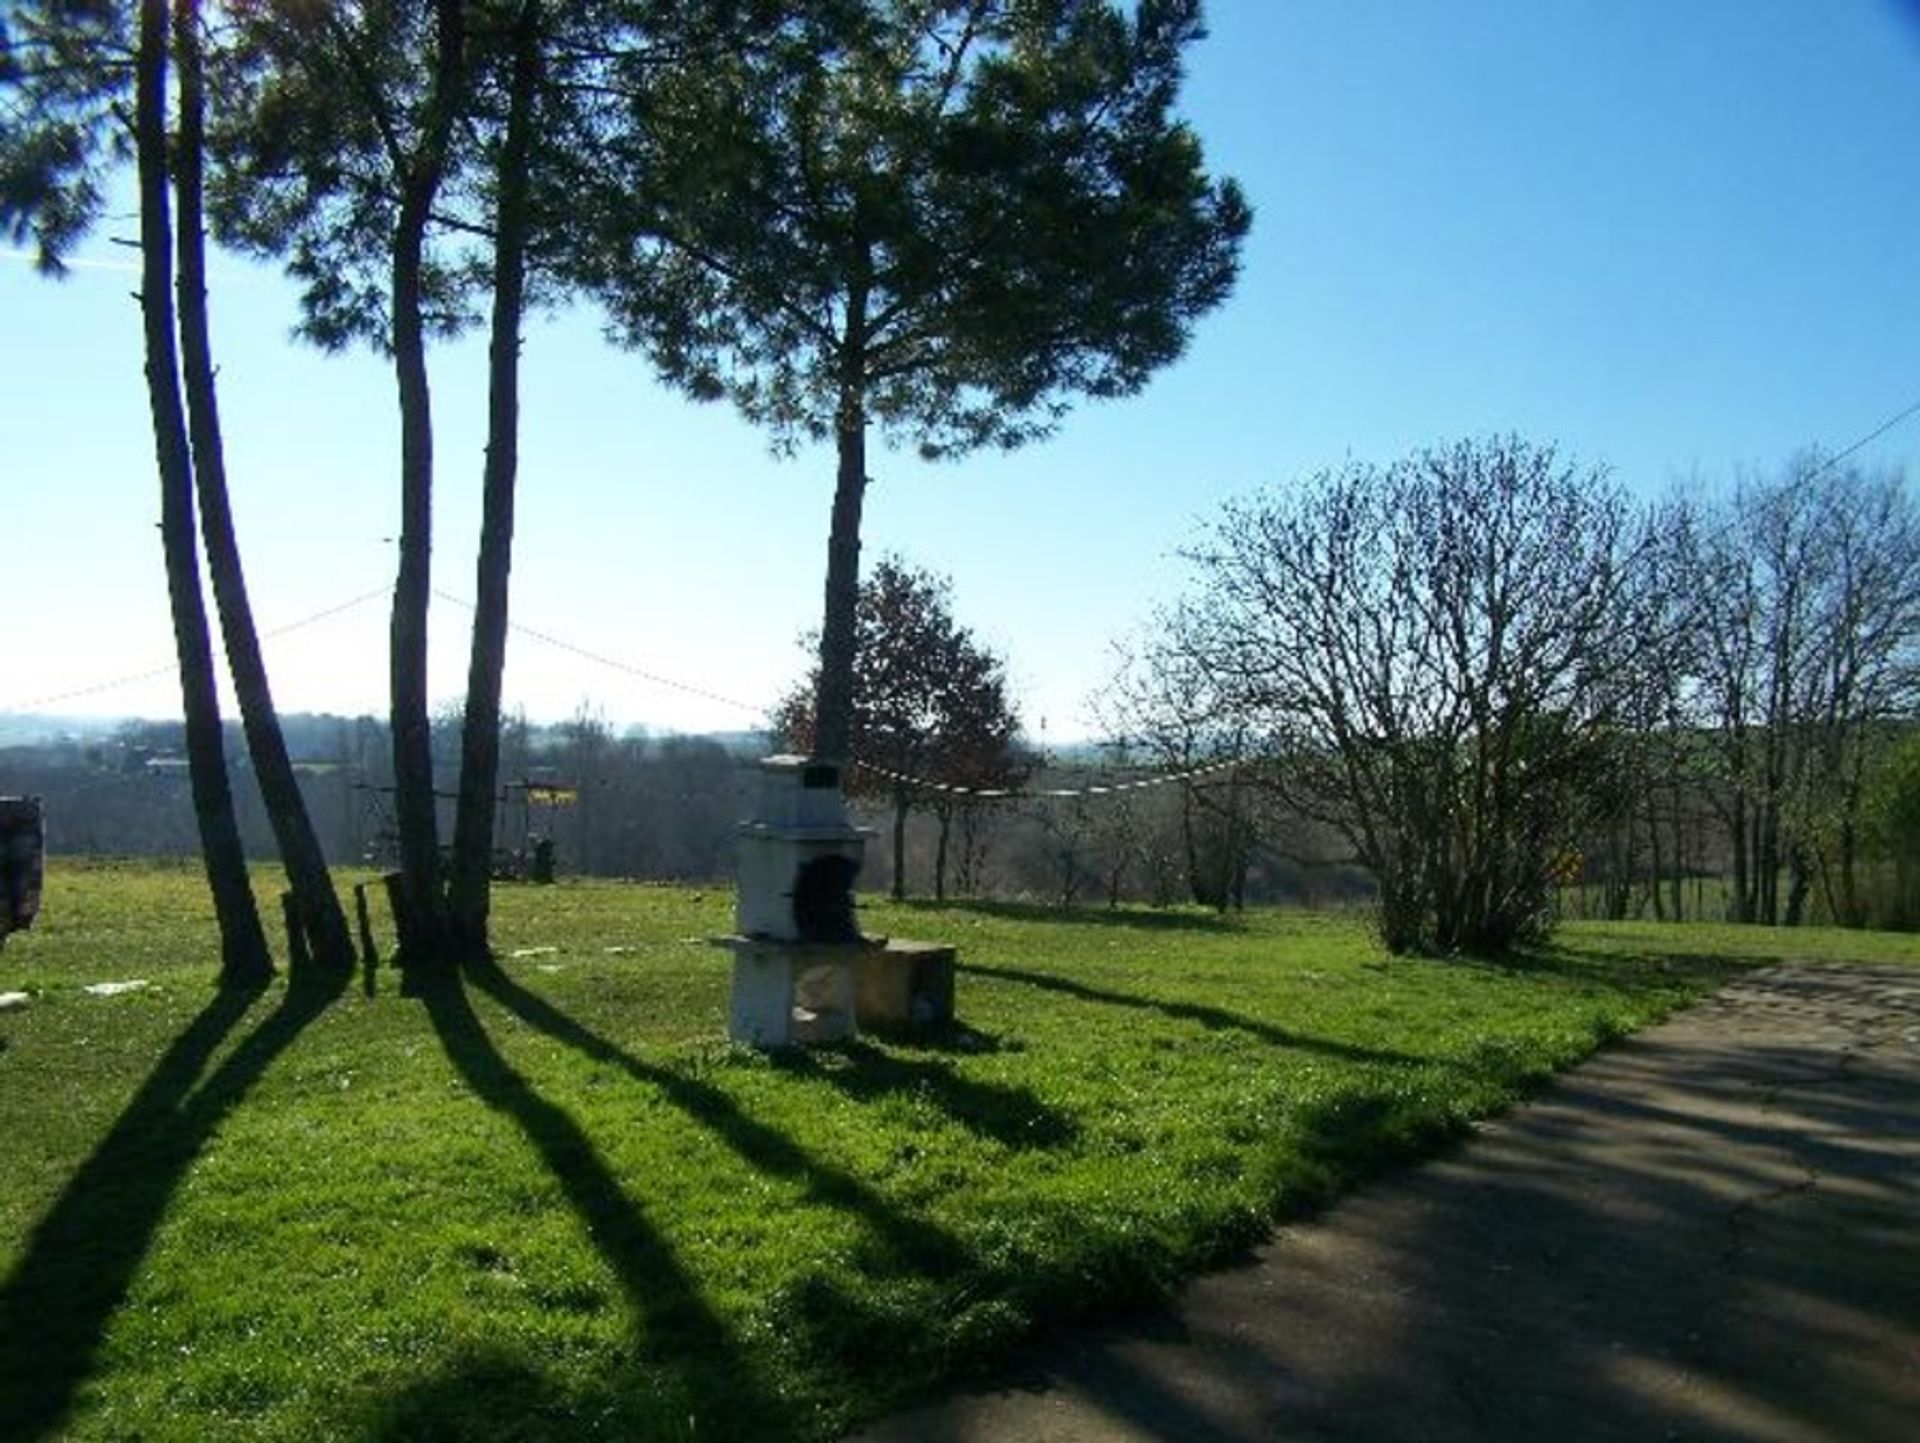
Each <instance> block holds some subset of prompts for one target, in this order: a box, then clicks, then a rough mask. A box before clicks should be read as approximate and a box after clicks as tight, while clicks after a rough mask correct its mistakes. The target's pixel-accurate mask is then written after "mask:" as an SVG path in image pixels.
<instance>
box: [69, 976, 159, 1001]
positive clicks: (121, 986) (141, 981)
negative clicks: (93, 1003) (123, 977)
mask: <svg viewBox="0 0 1920 1443" xmlns="http://www.w3.org/2000/svg"><path fill="white" fill-rule="evenodd" d="M146 985H147V979H146V978H144V977H136V978H134V979H133V980H132V981H131V982H93V983H89V984H88V985H87V986H86V987H84V988H82V989H81V990H82V991H83V992H85V993H86V994H87V996H89V997H118V996H119V995H120V994H121V993H122V992H138V991H139V990H140V989H141V988H142V987H145V986H146Z"/></svg>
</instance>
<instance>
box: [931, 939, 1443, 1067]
mask: <svg viewBox="0 0 1920 1443" xmlns="http://www.w3.org/2000/svg"><path fill="white" fill-rule="evenodd" d="M959 970H960V971H962V972H969V973H972V974H973V975H974V976H977V977H989V978H992V979H993V980H995V981H998V982H1017V983H1019V984H1020V985H1021V986H1023V987H1038V988H1040V989H1041V990H1042V991H1046V992H1058V993H1061V994H1062V995H1064V996H1067V997H1077V998H1079V999H1080V1000H1081V1001H1083V1002H1097V1003H1099V1004H1101V1005H1102V1006H1106V1007H1132V1008H1138V1009H1140V1010H1142V1011H1146V1012H1157V1013H1159V1014H1160V1015H1161V1016H1162V1017H1171V1018H1174V1019H1176V1020H1178V1021H1182V1022H1197V1023H1199V1024H1200V1025H1201V1026H1202V1027H1205V1028H1208V1029H1209V1030H1211V1031H1215V1032H1220V1031H1228V1030H1232V1031H1238V1032H1245V1033H1247V1034H1248V1035H1249V1036H1252V1037H1257V1038H1259V1039H1260V1040H1261V1041H1262V1042H1266V1043H1269V1044H1271V1045H1272V1046H1274V1047H1292V1048H1298V1049H1300V1050H1301V1051H1303V1052H1318V1053H1320V1054H1322V1055H1323V1056H1327V1057H1338V1058H1342V1059H1344V1060H1345V1061H1348V1062H1375V1063H1382V1064H1385V1065H1387V1066H1389V1067H1423V1066H1426V1065H1427V1064H1429V1063H1430V1062H1431V1061H1432V1060H1433V1059H1431V1058H1427V1057H1420V1056H1418V1055H1416V1054H1414V1053H1411V1052H1396V1051H1394V1050H1393V1049H1391V1048H1381V1047H1366V1046H1363V1045H1361V1044H1360V1043H1357V1042H1336V1041H1334V1040H1333V1039H1332V1038H1328V1037H1315V1036H1314V1035H1313V1034H1312V1033H1310V1032H1289V1031H1287V1030H1286V1029H1285V1028H1284V1027H1275V1026H1274V1025H1273V1024H1272V1023H1271V1022H1262V1021H1260V1019H1258V1018H1257V1017H1246V1016H1243V1015H1241V1014H1240V1013H1238V1012H1229V1011H1228V1010H1227V1009H1226V1008H1224V1007H1214V1006H1210V1005H1209V1004H1207V1003H1204V1002H1174V1001H1170V1000H1168V999H1166V998H1161V997H1142V996H1140V995H1139V994H1138V993H1135V992H1114V991H1111V990H1109V989H1107V988H1104V987H1091V986H1089V985H1088V984H1086V983H1085V982H1076V981H1074V980H1073V979H1072V978H1070V977H1056V976H1053V975H1052V974H1050V973H1046V972H1029V971H1027V970H1025V969H1024V968H1020V967H992V966H987V965H984V964H982V963H979V962H962V963H960V964H959Z"/></svg>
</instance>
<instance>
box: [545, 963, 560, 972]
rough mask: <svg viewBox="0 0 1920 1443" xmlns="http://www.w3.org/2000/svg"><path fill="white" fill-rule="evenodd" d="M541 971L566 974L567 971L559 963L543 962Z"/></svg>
mask: <svg viewBox="0 0 1920 1443" xmlns="http://www.w3.org/2000/svg"><path fill="white" fill-rule="evenodd" d="M540 970H541V971H542V972H564V971H566V970H567V969H566V968H564V967H562V966H561V965H560V964H559V963H558V962H542V963H541V964H540Z"/></svg>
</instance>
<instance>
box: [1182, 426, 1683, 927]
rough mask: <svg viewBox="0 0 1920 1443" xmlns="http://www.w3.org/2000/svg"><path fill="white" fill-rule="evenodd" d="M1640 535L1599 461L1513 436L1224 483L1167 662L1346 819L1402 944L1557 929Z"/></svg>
mask: <svg viewBox="0 0 1920 1443" xmlns="http://www.w3.org/2000/svg"><path fill="white" fill-rule="evenodd" d="M1645 547H1646V540H1645V537H1644V535H1643V533H1642V531H1641V530H1640V528H1638V527H1637V526H1636V524H1635V521H1634V518H1633V516H1632V514H1631V512H1630V510H1629V508H1628V506H1627V504H1626V502H1625V500H1624V499H1623V497H1622V496H1621V494H1620V493H1619V491H1618V490H1617V488H1615V487H1614V486H1613V485H1612V484H1611V483H1610V482H1609V481H1608V480H1607V479H1606V477H1605V474H1604V473H1603V472H1601V471H1598V470H1593V469H1583V468H1580V467H1577V466H1575V465H1573V464H1571V463H1568V462H1565V461H1563V460H1561V459H1560V457H1559V456H1558V455H1557V454H1556V453H1555V452H1554V450H1553V449H1552V448H1551V447H1544V446H1534V445H1531V444H1528V443H1526V442H1524V441H1521V440H1518V439H1501V440H1492V441H1484V442H1463V443H1460V444H1457V445H1453V446H1450V447H1446V448H1444V449H1439V450H1434V451H1427V452H1423V453H1419V454H1416V455H1414V456H1411V457H1409V458H1407V459H1406V460H1403V461H1400V462H1397V463H1395V464H1394V465H1391V466H1387V467H1384V468H1382V467H1377V466H1371V465H1364V464H1357V463H1356V464H1353V465H1349V466H1347V467H1345V468H1344V469H1341V470H1338V471H1332V472H1326V473H1322V474H1321V475H1319V476H1317V477H1316V478H1314V479H1313V480H1311V481H1310V482H1308V483H1307V484H1305V485H1304V486H1302V487H1300V488H1297V489H1294V490H1291V491H1287V492H1274V493H1268V494H1265V495H1263V496H1260V497H1258V498H1256V499H1254V500H1251V501H1249V502H1246V503H1243V504H1239V505H1233V506H1229V507H1228V508H1227V509H1226V511H1225V513H1224V515H1223V516H1222V518H1221V519H1220V521H1219V522H1218V523H1217V524H1216V525H1215V526H1214V528H1213V529H1212V531H1211V532H1210V533H1209V534H1208V536H1207V537H1206V538H1205V540H1204V541H1203V542H1202V543H1201V545H1199V546H1198V547H1197V548H1196V549H1195V550H1194V551H1193V552H1192V553H1191V559H1192V560H1193V562H1194V564H1195V565H1196V567H1197V568H1198V572H1199V577H1198V583H1199V584H1198V586H1197V588H1196V590H1195V592H1194V593H1193V594H1192V595H1191V596H1190V597H1189V598H1188V599H1187V601H1186V602H1185V603H1184V604H1182V605H1181V606H1180V607H1179V608H1178V609H1177V610H1176V611H1174V612H1173V613H1172V614H1171V615H1170V616H1169V617H1168V618H1167V628H1166V635H1165V639H1164V642H1163V643H1162V652H1163V654H1164V657H1165V658H1166V660H1167V662H1168V663H1169V664H1177V665H1182V666H1186V667H1189V668H1191V669H1193V670H1194V671H1195V672H1196V673H1197V674H1199V675H1203V676H1205V678H1206V679H1207V686H1208V688H1209V689H1210V691H1211V693H1212V695H1213V696H1214V698H1215V701H1214V703H1213V705H1214V706H1215V707H1217V708H1218V710H1219V714H1220V715H1221V716H1222V717H1231V718H1234V719H1236V720H1237V721H1238V722H1239V723H1241V724H1243V725H1245V726H1247V727H1248V729H1249V732H1250V734H1251V735H1256V736H1258V737H1259V738H1260V739H1261V740H1262V741H1263V742H1264V744H1265V745H1264V748H1263V750H1264V751H1265V752H1266V754H1267V755H1268V756H1269V757H1270V758H1271V760H1269V761H1267V762H1266V763H1264V764H1263V765H1262V767H1261V768H1260V769H1259V771H1258V772H1257V773H1256V775H1257V776H1258V777H1259V778H1260V781H1261V783H1262V784H1263V785H1265V786H1266V787H1268V788H1270V789H1271V790H1273V791H1274V792H1276V793H1277V794H1278V795H1279V796H1281V797H1282V798H1283V799H1284V801H1285V802H1286V804H1287V805H1289V806H1290V807H1292V808H1293V809H1295V810H1296V811H1298V812H1299V813H1300V814H1302V815H1303V816H1305V817H1307V818H1309V819H1314V820H1317V821H1320V822H1322V823H1324V824H1326V825H1327V826H1329V827H1331V828H1332V829H1333V830H1334V831H1335V832H1336V833H1337V834H1338V835H1340V836H1341V837H1343V838H1344V839H1345V841H1346V842H1347V843H1348V845H1349V846H1350V847H1351V848H1352V851H1353V855H1354V856H1355V857H1356V858H1357V859H1358V860H1359V861H1360V862H1361V863H1362V864H1363V865H1364V866H1365V867H1366V868H1367V869H1368V870H1369V871H1370V872H1371V873H1372V874H1373V876H1374V878H1375V880H1376V882H1377V884H1378V887H1379V893H1380V925H1381V931H1382V933H1383V935H1384V937H1385V939H1386V941H1387V943H1388V944H1389V945H1390V946H1392V947H1394V948H1396V949H1398V950H1416V951H1427V952H1442V953H1444V952H1452V951H1455V950H1490V949H1500V948H1504V947H1507V946H1510V945H1512V944H1514V943H1518V942H1524V941H1527V940H1530V939H1532V938H1535V937H1537V936H1539V935H1540V934H1541V933H1542V932H1543V931H1544V929H1545V927H1546V925H1547V923H1548V920H1549V901H1550V897H1551V887H1552V882H1553V879H1554V877H1555V875H1556V871H1557V869H1559V868H1560V867H1561V866H1562V865H1563V864H1564V860H1565V857H1566V854H1567V852H1568V850H1569V849H1570V848H1571V847H1573V846H1574V845H1576V843H1577V840H1578V838H1579V837H1580V836H1581V835H1582V833H1583V831H1584V829H1585V827H1586V825H1587V824H1588V822H1589V821H1590V819H1591V818H1592V816H1593V815H1594V814H1595V812H1596V810H1597V808H1598V806H1599V792H1600V788H1599V783H1600V781H1601V779H1602V778H1603V777H1604V776H1605V774H1606V771H1607V768H1608V767H1609V766H1610V765H1611V762H1612V749H1613V745H1614V742H1615V738H1616V728H1617V724H1618V721H1619V711H1620V704H1621V699H1622V697H1623V696H1624V695H1625V694H1626V692H1627V688H1628V682H1629V679H1630V677H1631V674H1632V673H1633V671H1634V670H1635V668H1637V667H1638V666H1639V665H1640V664H1641V662H1642V660H1643V658H1644V657H1645V655H1646V652H1647V646H1648V637H1647V635H1646V634H1645V629H1644V618H1642V617H1640V616H1639V614H1638V612H1637V610H1636V609H1635V608H1634V607H1632V606H1630V605H1629V604H1628V601H1629V594H1628V586H1629V580H1630V578H1631V577H1632V575H1633V573H1634V571H1635V569H1636V568H1637V567H1638V566H1640V565H1641V564H1642V562H1643V558H1644V553H1645Z"/></svg>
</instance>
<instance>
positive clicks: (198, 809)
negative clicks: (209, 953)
mask: <svg viewBox="0 0 1920 1443" xmlns="http://www.w3.org/2000/svg"><path fill="white" fill-rule="evenodd" d="M167 31H168V26H167V5H166V0H141V5H140V39H139V50H138V53H137V57H136V61H135V80H134V107H135V150H136V153H137V158H138V169H139V177H140V312H141V319H142V322H143V324H144V328H145V336H146V361H147V366H146V370H147V403H148V407H149V409H150V411H151V412H152V417H153V444H154V454H155V459H156V460H157V462H158V464H159V470H160V538H161V543H162V546H163V547H164V549H165V551H166V558H167V595H168V599H169V601H170V603H171V605H172V610H173V639H174V646H175V649H176V651H177V652H178V655H179V661H180V701H181V710H182V712H183V713H184V715H185V718H186V740H187V767H188V774H189V777H190V779H191V783H192V788H193V809H194V815H195V817H196V819H197V820H198V822H199V827H200V852H201V857H202V859H203V861H204V862H205V865H206V871H207V884H208V886H209V887H210V888H211V889H212V892H213V907H214V915H215V916H216V917H217V918H218V920H219V924H220V976H221V980H222V981H223V982H226V983H231V984H239V985H248V986H251V985H256V984H258V983H261V982H264V981H265V980H266V979H267V978H268V977H271V976H272V975H273V961H272V958H271V956H270V955H269V953H268V950H267V937H266V932H265V931H264V930H263V929H262V927H261V925H260V913H259V909H258V908H257V907H256V906H255V904H254V898H253V887H252V885H251V883H250V881H249V880H248V877H247V860H246V854H245V853H244V851H243V850H242V849H241V845H240V827H239V824H238V822H237V821H236V820H235V818H234V813H233V789H232V786H231V784H230V783H229V781H228V778H227V763H226V746H225V743H224V741H223V739H222V737H221V734H220V698H219V692H218V690H217V689H216V687H215V683H214V670H213V643H212V638H211V637H210V636H209V635H208V631H207V609H206V602H205V599H204V598H203V597H202V595H201V592H200V559H199V555H198V552H197V550H196V545H195V540H194V527H193V462H192V459H191V456H190V454H189V450H188V442H187V422H186V414H185V409H184V407H183V405H182V402H181V399H180V366H179V358H178V354H177V351H176V348H175V342H174V334H175V332H174V313H173V294H172V276H171V274H170V272H171V270H172V258H173V256H172V253H173V238H172V234H171V231H172V225H171V221H170V217H169V214H168V210H167V121H166V104H167V95H166V86H167Z"/></svg>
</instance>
